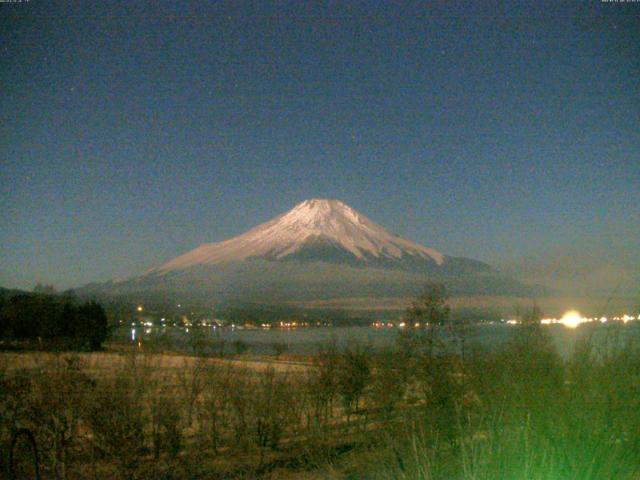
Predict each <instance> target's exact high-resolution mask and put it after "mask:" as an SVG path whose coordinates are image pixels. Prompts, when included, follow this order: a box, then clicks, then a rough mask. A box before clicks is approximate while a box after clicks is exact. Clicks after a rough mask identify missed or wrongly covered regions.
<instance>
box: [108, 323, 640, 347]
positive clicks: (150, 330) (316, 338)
mask: <svg viewBox="0 0 640 480" xmlns="http://www.w3.org/2000/svg"><path fill="white" fill-rule="evenodd" d="M513 328H514V327H513V326H508V325H478V326H475V327H472V329H471V330H472V331H471V333H470V335H469V338H468V339H467V342H468V344H469V345H472V344H478V345H481V346H482V347H485V348H491V347H494V346H496V345H500V344H501V343H503V342H505V341H507V340H508V339H509V336H510V334H511V332H512V331H513ZM543 328H544V329H545V330H546V331H548V332H549V334H550V336H551V338H552V340H553V342H554V343H555V345H556V347H557V348H558V351H559V352H560V353H561V354H562V355H567V354H569V353H570V352H571V351H573V349H574V347H575V345H576V343H577V342H579V341H580V340H581V339H586V338H588V337H590V338H592V340H593V341H594V343H595V344H596V345H598V346H607V347H608V348H620V347H622V346H624V345H625V344H628V343H629V341H634V342H638V343H640V322H630V323H628V324H627V325H623V324H607V325H583V326H580V327H579V328H577V329H575V330H573V329H569V328H565V327H564V326H562V325H549V326H544V327H543ZM196 330H198V333H197V335H200V336H201V337H202V338H203V339H204V340H205V342H206V343H208V344H211V345H214V344H216V343H217V344H220V343H222V342H224V343H225V345H226V347H225V351H227V352H233V347H232V345H233V344H234V342H237V341H241V342H243V343H245V344H247V345H248V347H249V350H250V351H251V352H253V353H258V354H272V353H273V352H274V345H276V344H280V345H286V351H287V352H289V353H294V354H303V355H309V354H315V353H317V352H318V349H319V347H320V346H321V345H325V346H326V345H328V344H330V343H332V342H335V344H336V346H337V347H338V348H339V349H340V348H344V347H345V346H347V345H353V344H357V345H360V346H363V347H367V348H371V349H383V348H385V347H393V346H394V345H395V343H396V340H397V338H398V332H399V329H396V328H389V329H376V328H372V327H326V328H298V329H292V330H286V329H252V330H240V329H231V328H225V329H220V328H217V329H214V328H211V327H191V329H190V330H188V329H184V328H179V327H134V328H131V329H129V328H120V329H118V330H116V332H114V337H113V338H114V340H115V341H119V342H135V341H136V340H142V342H143V344H144V343H145V341H146V342H147V343H148V344H151V343H153V342H156V341H159V340H161V339H163V340H164V342H165V344H166V343H167V342H169V343H170V344H171V346H172V347H173V348H175V349H178V350H189V349H190V348H191V344H192V343H193V339H194V337H193V335H194V332H195V331H196ZM444 337H446V339H448V340H450V339H451V338H450V337H449V336H448V335H446V334H445V335H444Z"/></svg>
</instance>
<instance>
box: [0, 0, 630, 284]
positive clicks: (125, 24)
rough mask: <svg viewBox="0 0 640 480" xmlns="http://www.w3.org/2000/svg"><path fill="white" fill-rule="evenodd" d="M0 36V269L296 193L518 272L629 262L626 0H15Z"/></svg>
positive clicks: (171, 242) (151, 261) (174, 251)
mask: <svg viewBox="0 0 640 480" xmlns="http://www.w3.org/2000/svg"><path fill="white" fill-rule="evenodd" d="M409 5H413V6H409ZM0 49H1V50H0V85H1V88H2V90H1V92H2V93H1V94H0V153H1V156H0V159H1V160H0V162H1V163H0V199H1V206H2V208H1V215H0V285H1V286H4V287H18V288H31V287H33V285H34V284H35V283H36V282H37V281H40V282H47V283H53V284H54V285H55V286H56V287H58V288H68V287H77V286H79V285H82V284H84V283H87V282H91V281H104V280H108V279H110V278H114V277H126V276H131V275H135V274H139V273H142V272H143V271H145V270H147V269H148V268H151V267H153V266H157V265H158V264H160V263H162V262H164V261H167V260H169V259H171V258H173V257H175V256H177V255H179V254H181V253H183V252H185V251H187V250H190V249H192V248H194V247H196V246H197V245H199V244H201V243H204V242H212V241H220V240H223V239H226V238H228V237H231V236H233V235H237V234H240V233H242V232H244V231H245V230H247V229H249V228H250V227H252V226H254V225H255V224H257V223H260V222H263V221H266V220H269V219H270V218H272V217H273V216H275V215H277V214H280V213H282V212H284V211H286V210H288V209H290V208H292V207H293V206H294V205H295V204H296V203H298V202H301V201H303V200H305V199H308V198H315V197H321V198H337V199H340V200H342V201H344V202H346V203H347V204H349V205H350V206H352V207H354V208H355V209H357V210H359V211H361V212H362V213H364V214H365V215H367V216H368V217H370V218H371V219H372V220H374V221H376V222H377V223H380V224H382V225H384V226H385V227H387V228H388V229H390V230H392V231H394V232H396V233H398V234H400V235H402V236H406V237H408V238H410V239H412V240H414V241H417V242H419V243H421V244H423V245H426V246H429V247H433V248H436V249H439V250H441V251H443V252H444V253H446V254H450V255H460V256H467V257H472V258H476V259H479V260H484V261H487V262H490V263H492V264H494V265H496V266H500V267H503V268H505V269H511V270H513V271H516V272H517V271H518V269H520V273H521V274H523V275H524V276H526V274H527V271H524V272H523V271H522V270H523V269H525V270H529V273H531V272H536V275H542V276H543V275H551V274H553V275H557V276H563V275H568V276H569V277H571V275H573V276H575V275H576V272H578V273H579V272H585V275H589V274H592V273H593V271H594V269H600V270H602V269H604V270H606V271H607V272H609V273H611V272H613V273H611V275H612V276H613V277H615V275H616V273H615V272H621V271H623V270H624V271H625V272H626V273H625V274H628V273H629V272H631V274H632V275H635V274H636V273H637V272H640V2H638V3H601V2H600V1H599V0H598V1H595V0H588V1H583V2H574V3H571V2H558V1H550V2H545V1H542V2H541V1H536V2H529V3H522V2H520V3H516V2H505V3H504V4H502V3H496V2H490V1H481V2H480V1H478V2H441V3H440V2H438V3H432V4H426V6H425V4H422V6H420V7H415V4H413V3H412V4H403V3H400V2H393V3H391V2H389V3H386V2H380V1H371V2H322V3H318V4H316V3H315V2H313V5H312V2H301V1H292V2H284V1H283V2H266V1H256V2H215V4H214V2H205V1H199V2H189V1H180V2H176V1H172V2H158V1H153V2H152V1H129V2H117V3H115V2H102V1H101V2H57V3H55V2H54V3H53V4H51V3H50V2H47V1H44V0H31V1H28V2H23V3H2V4H0ZM636 278H637V277H636Z"/></svg>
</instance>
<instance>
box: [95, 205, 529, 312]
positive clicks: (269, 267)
mask: <svg viewBox="0 0 640 480" xmlns="http://www.w3.org/2000/svg"><path fill="white" fill-rule="evenodd" d="M427 281H439V282H444V283H445V284H446V285H447V287H448V288H449V289H450V291H451V292H452V293H453V294H492V295H494V294H507V295H509V294H513V295H516V294H517V295H522V294H526V292H527V291H528V290H527V289H528V288H529V287H526V286H524V285H522V284H520V283H519V282H517V281H514V280H513V279H511V278H508V277H505V276H503V275H500V274H499V273H498V272H496V271H495V270H494V269H492V268H491V267H490V266H489V265H487V264H485V263H483V262H479V261H477V260H471V259H467V258H458V257H450V256H447V255H443V254H442V253H440V252H438V251H437V250H434V249H432V248H427V247H424V246H422V245H419V244H417V243H415V242H412V241H411V240H407V239H404V238H401V237H399V236H398V235H395V234H393V233H390V232H389V231H387V230H386V229H384V228H383V227H381V226H380V225H377V224H376V223H374V222H373V221H371V220H369V219H368V218H367V217H365V216H364V215H362V214H360V213H358V212H357V211H355V210H354V209H352V208H351V207H349V206H348V205H346V204H344V203H342V202H340V201H338V200H323V199H313V200H307V201H304V202H302V203H300V204H298V205H296V206H295V207H294V208H293V209H292V210H290V211H288V212H286V213H284V214H282V215H280V216H278V217H276V218H274V219H273V220H270V221H268V222H266V223H263V224H261V225H258V226H257V227H255V228H253V229H251V230H249V231H248V232H246V233H244V234H242V235H239V236H237V237H234V238H231V239H229V240H225V241H223V242H218V243H207V244H203V245H200V246H199V247H197V248H195V249H194V250H192V251H190V252H187V253H185V254H184V255H181V256H179V257H177V258H175V259H173V260H171V261H169V262H167V263H165V264H164V265H161V266H160V267H157V268H154V269H151V270H149V271H147V272H146V273H145V274H143V275H141V276H138V277H135V278H131V279H129V280H125V281H118V282H108V283H107V284H102V285H92V286H91V287H88V289H89V290H93V291H97V292H101V293H105V294H108V295H121V294H132V293H142V292H144V293H146V294H147V293H153V292H159V293H163V294H168V293H177V294H179V295H180V296H181V298H184V297H187V296H191V297H201V298H206V299H207V300H210V299H211V300H220V299H230V298H231V299H235V300H244V299H250V300H252V301H263V300H264V301H289V300H298V299H304V300H311V299H326V298H335V297H349V296H379V295H386V296H389V295H407V294H408V295H413V294H415V293H417V292H418V291H419V290H420V289H421V288H422V287H423V285H424V283H425V282H427Z"/></svg>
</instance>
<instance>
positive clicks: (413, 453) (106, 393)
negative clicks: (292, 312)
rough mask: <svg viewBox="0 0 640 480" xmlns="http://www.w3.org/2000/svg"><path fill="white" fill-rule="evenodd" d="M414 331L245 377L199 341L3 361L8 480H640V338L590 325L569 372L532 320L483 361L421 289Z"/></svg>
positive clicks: (527, 317)
mask: <svg viewBox="0 0 640 480" xmlns="http://www.w3.org/2000/svg"><path fill="white" fill-rule="evenodd" d="M42 298H43V297H39V299H38V300H37V301H35V302H34V299H33V298H31V299H27V300H26V301H27V304H28V305H32V304H35V305H39V302H41V301H43V300H42ZM56 305H58V304H55V305H54V306H56ZM83 308H88V307H78V308H77V312H82V311H84V310H83ZM54 311H58V310H54ZM70 311H71V310H68V309H67V313H68V312H70ZM51 318H56V317H55V316H53V317H51ZM71 318H74V317H71ZM75 318H81V317H75ZM405 318H406V324H407V328H406V329H405V330H403V332H402V333H401V334H400V335H399V337H398V341H397V344H396V346H395V348H391V349H388V350H378V351H373V350H372V349H371V348H368V347H367V346H365V345H357V344H352V345H349V346H348V347H347V348H346V349H343V350H341V351H338V350H337V349H336V346H335V344H327V345H322V346H320V348H319V350H318V354H317V355H315V356H313V357H311V358H308V359H307V361H306V362H301V361H300V359H299V358H298V359H296V362H291V361H289V359H287V358H286V357H284V358H283V356H282V355H283V353H284V350H281V349H275V351H274V353H275V356H274V357H271V358H264V357H263V358H258V359H256V358H253V359H248V358H247V356H246V355H247V354H246V352H245V350H246V349H240V348H236V354H235V356H231V357H230V356H229V354H228V353H227V354H226V356H224V358H222V356H223V353H222V350H220V351H219V352H218V353H216V352H217V350H216V349H214V348H210V347H211V346H210V345H206V342H207V340H206V339H205V338H200V337H198V336H194V337H193V338H194V341H193V345H192V347H193V355H192V356H189V357H186V356H180V355H175V354H173V355H169V354H166V352H167V351H170V350H171V345H170V344H169V343H168V342H169V339H168V338H159V339H158V341H157V342H156V343H155V344H149V343H146V344H145V345H144V347H143V346H142V345H141V344H138V345H137V346H130V347H129V348H127V349H120V350H119V351H117V352H113V351H112V352H110V353H109V352H106V353H91V354H89V353H69V352H66V353H43V352H33V353H20V354H18V353H5V354H3V355H2V356H0V415H1V417H0V442H1V445H2V453H3V455H2V472H3V474H4V475H5V476H6V477H7V478H37V477H40V478H55V479H76V478H77V479H79V478H139V479H146V478H148V479H152V478H154V479H155V478H211V479H213V478H216V479H219V478H229V479H232V478H275V479H278V478H283V479H284V478H309V479H314V478H315V479H319V478H345V479H346V478H350V479H358V478H362V479H423V480H427V479H429V480H431V479H433V480H436V479H443V480H444V479H461V480H467V479H469V480H471V479H474V480H476V479H478V480H480V479H487V480H489V479H523V480H525V479H526V480H531V479H549V480H551V479H553V480H557V479H581V480H589V479H620V480H624V479H634V478H638V475H639V474H640V348H639V346H638V343H637V341H636V340H637V338H638V327H639V326H638V325H637V324H635V323H633V324H628V325H623V324H611V325H606V326H600V325H593V324H592V325H583V326H581V327H580V329H582V332H581V335H580V336H576V337H574V339H575V340H574V345H573V349H572V353H571V354H570V355H568V356H561V355H559V354H558V352H557V351H556V349H555V347H554V344H553V342H552V341H551V339H550V336H549V334H548V333H549V330H548V328H563V327H561V326H555V327H548V328H545V327H543V326H541V325H540V312H539V311H537V310H536V309H532V310H531V311H527V312H524V313H523V314H522V315H521V324H520V325H519V326H517V327H513V329H512V330H511V332H512V335H511V337H510V338H509V339H508V340H507V341H505V342H504V343H503V344H501V345H497V346H496V347H495V348H492V349H491V350H486V349H482V348H481V347H480V346H478V345H475V344H474V343H473V342H472V341H470V339H471V338H472V335H471V329H472V327H471V326H470V325H468V324H466V323H465V322H464V321H462V320H460V319H458V320H455V321H454V320H451V319H450V318H449V307H448V303H447V297H446V291H445V290H444V288H443V287H442V286H433V287H432V288H430V289H427V290H426V291H425V293H424V294H423V295H422V296H421V297H420V298H418V299H416V301H415V302H413V303H412V305H411V306H410V307H409V309H408V310H407V313H406V316H405ZM41 324H42V322H41V323H40V325H41ZM78 331H82V328H81V327H79V328H78ZM445 332H446V335H444V334H443V333H445ZM594 332H596V333H598V335H599V337H598V340H597V341H593V340H592V339H593V335H592V334H593V333H594ZM196 340H198V341H196Z"/></svg>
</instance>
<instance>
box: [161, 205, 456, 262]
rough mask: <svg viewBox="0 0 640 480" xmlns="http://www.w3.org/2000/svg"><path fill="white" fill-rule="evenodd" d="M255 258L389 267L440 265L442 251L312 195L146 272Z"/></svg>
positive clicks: (442, 260)
mask: <svg viewBox="0 0 640 480" xmlns="http://www.w3.org/2000/svg"><path fill="white" fill-rule="evenodd" d="M254 258H255V259H268V260H285V259H292V260H293V259H295V260H316V261H338V262H347V263H352V264H353V263H355V264H379V263H383V264H385V265H387V266H388V265H390V264H393V263H394V262H396V261H402V262H405V263H406V262H407V261H412V260H418V261H420V262H428V263H430V264H432V265H433V266H440V265H442V264H443V263H444V262H445V260H446V257H445V256H444V255H442V254H441V253H440V252H438V251H436V250H433V249H431V248H426V247H423V246H422V245H419V244H417V243H415V242H412V241H411V240H407V239H404V238H401V237H399V236H397V235H394V234H392V233H390V232H388V231H387V230H385V229H384V228H383V227H381V226H380V225H377V224H376V223H374V222H372V221H371V220H369V219H368V218H367V217H365V216H364V215H362V214H361V213H359V212H357V211H356V210H354V209H353V208H351V207H349V206H348V205H346V204H345V203H343V202H341V201H339V200H326V199H311V200H306V201H304V202H302V203H300V204H298V205H296V206H295V207H294V208H293V209H291V210H290V211H288V212H286V213H284V214H282V215H280V216H278V217H276V218H274V219H273V220H270V221H268V222H266V223H263V224H262V225H258V226H257V227H255V228H253V229H251V230H249V231H248V232H246V233H244V234H242V235H239V236H237V237H234V238H231V239H229V240H225V241H223V242H218V243H206V244H203V245H200V246H199V247H197V248H196V249H194V250H192V251H190V252H188V253H186V254H184V255H181V256H179V257H177V258H175V259H173V260H171V261H170V262H167V263H166V264H164V265H162V266H161V267H159V268H157V269H154V270H152V272H150V273H156V274H162V273H166V272H170V271H176V270H184V269H188V268H190V267H194V266H198V265H216V264H222V263H228V262H236V261H241V260H245V259H254Z"/></svg>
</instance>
